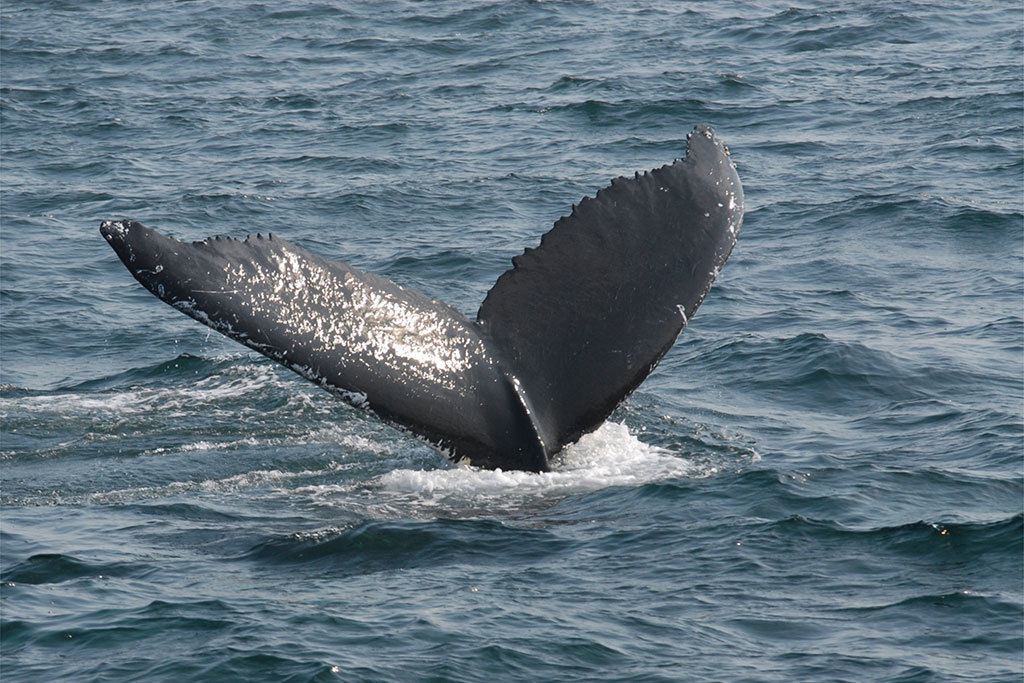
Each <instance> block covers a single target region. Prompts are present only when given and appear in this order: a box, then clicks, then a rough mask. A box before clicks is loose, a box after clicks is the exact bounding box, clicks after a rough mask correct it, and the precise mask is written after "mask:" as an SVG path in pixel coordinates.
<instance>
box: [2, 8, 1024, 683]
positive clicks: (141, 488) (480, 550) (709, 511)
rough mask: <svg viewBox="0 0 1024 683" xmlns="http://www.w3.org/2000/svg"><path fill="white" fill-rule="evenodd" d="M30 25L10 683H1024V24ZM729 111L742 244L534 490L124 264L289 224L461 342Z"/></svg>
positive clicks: (15, 128) (5, 501) (622, 13)
mask: <svg viewBox="0 0 1024 683" xmlns="http://www.w3.org/2000/svg"><path fill="white" fill-rule="evenodd" d="M0 34H2V41H0V47H2V52H0V180H2V188H0V190H2V192H0V373H2V377H0V383H2V386H0V422H2V434H0V477H2V481H0V581H2V585H0V620H2V623H0V678H2V680H3V681H4V683H14V682H16V681H53V680H67V681H182V680H212V681H234V680H246V681H251V680H273V681H364V680H365V681H377V680H379V681H390V680H403V681H420V680H424V681H426V680H429V681H505V680H510V681H511V680H515V681H554V680H559V681H594V680H615V681H625V680H630V681H633V680H635V681H679V680H715V681H818V680H836V681H858V682H859V681H868V680H882V681H1017V682H1019V681H1020V680H1021V678H1022V676H1024V543H1022V539H1024V485H1022V481H1024V479H1022V477H1024V475H1022V464H1024V163H1022V159H1024V7H1022V5H1021V3H1020V2H1019V0H1002V1H995V2H984V3H969V2H966V3H965V2H945V1H939V0H920V1H918V0H915V1H910V0H894V1H886V2H873V1H864V2H849V3H826V2H820V3H811V2H802V1H801V0H784V1H781V2H776V1H774V0H754V1H740V2H668V1H667V0H652V1H644V2H639V1H636V2H634V1H630V0H624V1H611V0H607V1H606V0H601V1H594V2H584V1H558V0H553V1H550V2H524V1H505V0H502V1H500V2H499V1H493V0H491V1H488V0H481V1H476V2H469V1H465V0H451V1H439V2H404V1H384V2H306V1H299V2H289V3H277V2H250V1H245V0H216V2H214V1H211V0H195V1H192V2H112V1H96V0H92V1H90V0H75V1H74V2H56V1H53V2H25V1H23V0H4V2H3V4H2V5H0ZM699 123H706V124H710V125H712V126H714V128H715V129H716V131H717V132H718V134H719V135H720V136H721V137H722V138H723V139H724V140H725V141H726V142H727V143H728V145H729V147H730V150H731V152H732V157H733V160H734V161H735V162H736V164H737V167H738V171H739V175H740V177H741V179H742V181H743V183H744V188H745V191H746V217H745V221H744V226H743V232H742V234H741V236H740V239H739V243H738V244H737V247H736V250H735V252H734V253H733V255H732V258H731V259H730V261H729V263H728V265H727V266H726V267H725V269H724V270H723V272H722V275H721V277H720V279H719V281H718V282H717V283H716V285H715V286H714V287H713V289H712V290H711V293H710V295H709V296H708V298H707V300H706V301H705V303H704V304H703V306H702V307H701V309H700V311H699V312H698V314H697V316H696V317H695V318H694V319H693V320H692V321H691V323H690V325H689V327H688V328H687V330H686V332H685V334H683V336H682V337H681V338H680V340H679V341H678V342H677V344H676V346H675V347H674V348H673V349H672V351H671V352H670V353H669V354H668V355H667V356H666V358H665V359H664V361H663V362H662V363H661V364H660V366H659V367H658V368H657V369H656V370H655V372H654V373H653V374H652V375H651V376H650V378H649V379H648V380H647V381H646V382H645V383H644V384H642V385H641V386H640V387H639V389H638V390H637V391H636V392H635V393H634V394H633V395H632V396H631V397H630V398H629V399H628V400H627V401H626V402H625V403H623V405H622V406H621V407H620V408H619V409H618V410H617V411H616V412H615V413H614V414H613V415H612V418H611V419H610V420H609V421H608V423H606V424H605V425H604V426H603V427H601V428H600V429H599V430H597V431H596V432H595V433H593V434H590V435H588V436H586V437H585V438H583V439H582V440H581V441H580V442H578V443H577V444H575V445H573V446H571V447H569V448H567V449H566V450H565V451H563V453H562V454H560V455H559V456H558V458H557V460H556V462H555V467H554V470H553V471H552V472H550V473H546V474H526V473H520V472H492V471H481V470H476V469H472V468H469V467H464V466H456V465H453V464H450V463H448V462H447V461H446V460H445V459H444V458H443V457H442V456H441V455H440V454H438V453H437V452H435V451H434V450H433V449H431V448H430V447H428V446H426V445H424V444H423V443H421V442H420V441H417V440H416V439H415V438H413V437H411V436H408V435H406V434H405V433H403V432H400V431H397V430H395V429H393V428H391V427H388V426H386V425H385V424H383V423H382V422H380V421H379V420H377V419H375V418H374V417H372V416H370V415H367V414H365V413H362V412H360V411H358V410H356V409H353V408H350V407H348V406H346V405H345V404H343V403H342V402H341V401H339V400H338V399H336V398H335V397H333V396H332V395H330V394H328V393H327V392H324V391H322V390H321V389H319V388H317V387H316V386H314V385H312V384H310V383H308V382H306V381H304V380H302V379H301V378H299V377H298V376H297V375H294V374H293V373H291V372H289V371H288V370H286V369H284V368H281V367H279V366H277V365H275V364H273V363H271V362H270V361H268V360H266V359H264V358H263V357H262V356H259V355H258V354H255V353H252V352H250V351H248V350H247V349H246V348H244V347H242V346H240V345H238V344H235V343H234V342H231V341H229V340H227V339H225V338H223V337H221V336H219V335H218V334H216V333H214V332H211V331H210V330H209V329H207V328H206V327H204V326H203V325H200V324H199V323H196V322H194V321H192V320H190V319H189V318H186V317H185V316H182V315H181V314H180V313H178V312H177V311H175V310H173V309H171V308H170V307H168V306H166V305H164V304H163V303H161V302H160V301H158V300H157V299H156V298H154V297H153V296H151V295H150V294H149V293H148V292H146V291H144V290H143V289H142V287H140V286H139V285H138V284H137V283H136V282H135V281H134V280H133V279H132V277H131V276H130V275H129V273H128V272H127V271H126V270H125V268H124V267H123V266H122V265H121V263H120V262H119V261H118V259H117V257H116V255H115V254H114V252H113V251H112V250H111V249H110V248H109V247H108V246H107V245H106V243H105V242H104V240H103V239H102V238H101V237H100V235H99V232H98V227H99V224H100V221H101V220H105V219H120V218H126V217H127V218H132V219H135V220H139V221H142V222H144V223H146V224H147V225H150V226H152V227H156V228H159V229H161V230H163V231H165V232H168V233H170V234H172V235H174V236H176V237H178V238H181V239H194V240H198V239H202V238H204V237H207V236H210V235H230V236H234V237H244V236H245V235H246V234H247V233H257V232H260V233H263V234H266V233H267V232H273V233H274V234H275V235H279V236H281V237H282V238H284V239H287V240H289V241H291V242H294V243H297V244H299V245H301V246H303V247H305V248H306V249H308V250H310V251H312V252H314V253H317V254H321V255H323V256H326V257H329V258H334V259H339V260H344V261H347V262H349V263H351V264H353V265H355V266H356V267H359V268H362V269H365V270H370V271H373V272H376V273H379V274H382V275H384V276H386V277H389V278H391V279H393V280H395V281H397V282H398V283H400V284H402V285H405V286H410V287H414V288H417V289H419V290H421V291H424V292H426V293H427V294H429V295H430V296H433V297H435V298H438V299H441V300H444V301H447V302H449V303H451V304H453V305H454V306H456V307H457V308H458V309H460V310H461V311H463V312H464V313H465V314H467V315H469V316H471V317H473V316H475V314H476V309H477V307H478V306H479V304H480V302H481V301H482V300H483V297H484V295H485V294H486V292H487V291H488V289H489V288H490V286H491V285H492V284H493V282H494V281H495V280H496V279H497V277H498V275H499V274H500V273H502V272H503V271H504V270H505V269H507V268H508V267H510V265H511V261H510V260H511V258H512V257H513V256H515V255H517V254H519V253H521V252H522V250H523V249H524V248H525V247H532V246H536V245H537V244H538V242H539V239H540V236H541V235H542V234H543V233H544V232H546V231H547V230H548V229H550V227H551V225H552V224H553V222H554V221H555V220H556V219H557V218H558V217H559V216H562V215H565V214H567V213H568V212H569V211H570V210H571V206H572V204H573V203H575V202H578V201H579V200H580V199H581V198H583V197H584V196H588V195H590V196H592V195H593V194H594V193H595V192H596V191H597V190H598V189H600V188H601V187H604V186H606V185H607V184H608V182H609V180H610V179H611V178H614V177H616V176H619V175H631V174H632V173H633V172H634V171H643V170H647V169H650V168H655V167H658V166H661V165H663V164H665V163H669V162H671V161H672V160H673V158H675V157H679V156H681V155H683V154H684V153H685V138H686V134H687V133H688V132H689V131H690V130H691V129H692V128H693V126H694V125H695V124H699ZM623 333H624V334H628V330H624V331H623Z"/></svg>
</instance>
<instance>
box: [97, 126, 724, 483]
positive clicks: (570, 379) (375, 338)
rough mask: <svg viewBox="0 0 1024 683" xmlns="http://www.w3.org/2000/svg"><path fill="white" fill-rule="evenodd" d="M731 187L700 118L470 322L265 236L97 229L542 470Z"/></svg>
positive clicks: (173, 289)
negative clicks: (188, 236) (184, 237)
mask: <svg viewBox="0 0 1024 683" xmlns="http://www.w3.org/2000/svg"><path fill="white" fill-rule="evenodd" d="M742 219H743V190H742V188H741V186H740V180H739V177H738V176H737V175H736V170H735V168H734V166H733V164H732V162H731V161H730V159H729V152H728V150H727V149H726V148H725V146H724V145H723V144H722V142H721V141H720V140H719V139H718V138H717V137H716V136H715V134H714V131H712V129H711V128H709V127H707V126H697V127H696V128H695V129H694V131H693V132H692V133H691V134H690V135H688V136H687V150H686V157H685V158H684V159H682V160H677V161H675V162H674V163H672V164H669V165H667V166H663V167H661V168H658V169H655V170H653V171H649V172H646V173H642V174H641V173H637V174H636V175H635V176H634V177H633V178H616V179H615V180H613V181H612V183H611V185H610V186H608V187H606V188H604V189H602V190H600V191H599V192H598V193H597V195H596V196H595V197H593V198H590V197H587V198H585V199H583V200H582V201H581V202H580V203H579V204H578V205H576V206H574V207H573V210H572V213H571V214H570V215H568V216H565V217H563V218H561V219H559V220H558V221H557V222H556V223H555V225H554V228H552V229H551V230H550V231H549V232H548V233H547V234H545V235H544V236H543V237H542V238H541V242H540V246H538V247H537V248H535V249H527V250H526V251H525V252H524V253H523V254H521V255H520V256H517V257H515V258H514V259H512V263H513V264H514V267H513V268H512V269H511V270H509V271H507V272H505V273H504V274H503V275H502V276H501V277H499V278H498V281H497V282H496V283H495V285H494V287H493V288H492V289H491V291H490V292H489V293H488V294H487V297H486V298H485V299H484V302H483V304H482V305H481V306H480V311H479V313H478V315H477V319H476V321H471V320H469V319H467V318H466V317H465V316H463V315H462V314H461V313H460V312H459V311H457V310H456V309H455V308H453V307H451V306H449V305H447V304H444V303H441V302H439V301H435V300H433V299H430V298H428V297H427V296H425V295H423V294H421V293H419V292H417V291H414V290H411V289H407V288H405V287H400V286H399V285H397V284H395V283H394V282H391V281H390V280H388V279H386V278H383V277H379V276H377V275H373V274H371V273H366V272H363V271H360V270H357V269H356V268H353V267H352V266H350V265H348V264H347V263H342V262H339V261H331V260H328V259H325V258H322V257H320V256H317V255H315V254H311V253H309V252H308V251H306V250H305V249H303V248H301V247H298V246H296V245H293V244H290V243H288V242H285V241H284V240H281V239H278V238H277V237H274V236H271V235H268V236H267V237H266V238H264V237H262V236H260V235H257V236H256V237H253V236H251V235H250V236H249V237H248V238H246V239H245V240H244V241H239V240H235V239H228V238H220V237H216V238H211V239H206V240H203V241H202V242H192V243H185V242H179V241H178V240H175V239H172V238H169V237H165V236H164V235H162V234H160V233H159V232H157V231H156V230H152V229H150V228H147V227H145V226H144V225H142V224H141V223H137V222H134V221H129V220H123V221H105V222H103V223H102V225H101V226H100V232H101V233H102V235H103V236H104V237H105V238H106V240H107V242H108V243H109V244H110V246H111V247H113V249H114V251H115V252H117V255H118V256H119V257H120V258H121V260H122V261H123V262H124V264H125V266H127V268H128V270H129V271H131V273H132V275H134V276H135V279H136V280H138V281H139V282H140V283H142V285H143V286H144V287H145V288H146V289H148V290H149V291H151V292H152V293H153V294H155V295H156V296H158V297H159V298H160V299H162V300H163V301H165V302H167V303H168V304H170V305H171V306H174V307H175V308H177V309H178V310H180V311H182V312H183V313H185V314H187V315H189V316H191V317H193V318H195V319H196V320H198V321H200V322H202V323H204V324H206V325H209V326H210V327H212V328H213V329H215V330H217V331H218V332H221V333H223V334H225V335H227V336H228V337H231V338H232V339H234V340H236V341H239V342H241V343H243V344H245V345H246V346H248V347H250V348H252V349H255V350H257V351H259V352H260V353H262V354H264V355H266V356H268V357H269V358H272V359H273V360H275V361H277V362H279V363H281V364H283V365H285V366H287V367H289V368H291V369H292V370H294V371H295V372H297V373H299V374H300V375H302V376H303V377H306V378H307V379H310V380H312V381H314V382H317V383H319V384H321V385H322V386H324V387H325V388H327V389H329V390H332V391H334V392H336V393H337V394H339V395H341V396H342V397H343V398H345V399H346V400H348V401H349V402H350V403H353V404H355V405H357V406H360V407H362V408H365V409H368V410H371V411H372V412H374V413H375V414H377V415H378V416H380V417H381V418H382V419H384V420H387V421H388V422H391V423H393V424H395V425H398V426H400V427H404V428H405V429H407V430H409V431H410V432H412V433H414V434H416V435H418V436H420V437H422V438H424V439H426V440H427V441H428V442H430V443H431V444H433V445H434V446H436V447H438V448H439V449H441V450H443V451H446V452H447V453H448V454H449V456H450V457H452V458H453V459H455V460H463V461H469V463H471V464H472V465H475V466H480V467H487V468H501V469H519V470H531V471H535V472H539V471H545V470H547V469H548V463H549V459H550V457H551V456H552V455H554V454H555V453H557V452H558V451H559V450H560V449H561V448H562V447H563V446H565V445H566V444H569V443H572V442H574V441H576V440H577V439H578V438H579V437H580V436H582V435H583V434H585V433H587V432H590V431H593V430H594V429H596V428H597V427H598V426H600V425H601V423H602V422H603V421H604V420H605V419H606V418H607V417H608V416H609V415H610V414H611V412H612V410H614V409H615V407H616V406H617V405H618V404H619V403H620V402H621V401H622V400H623V399H624V398H625V397H626V396H627V395H629V393H630V392H631V391H633V389H635V388H636V387H637V386H638V385H639V384H640V383H641V382H642V381H643V380H644V378H646V377H647V375H648V374H650V372H651V370H653V369H654V367H655V366H656V365H657V364H658V361H659V360H661V358H662V356H664V355H665V353H666V352H667V351H668V350H669V348H671V346H672V344H673V343H674V342H675V340H676V337H678V336H679V334H680V333H681V332H682V330H683V328H684V327H685V326H686V324H687V322H688V321H689V320H691V319H692V318H693V315H694V313H695V312H696V310H697V307H698V306H699V305H700V303H701V301H703V300H704V296H705V295H706V294H707V293H708V290H709V289H710V287H711V283H712V282H713V281H714V279H715V276H716V275H717V274H718V272H719V270H720V269H721V268H722V266H723V265H724V264H725V261H726V259H727V258H728V257H729V254H730V253H731V251H732V248H733V245H734V244H735V243H736V237H737V235H738V234H739V230H740V224H741V222H742Z"/></svg>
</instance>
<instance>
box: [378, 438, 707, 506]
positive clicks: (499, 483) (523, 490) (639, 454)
mask: <svg viewBox="0 0 1024 683" xmlns="http://www.w3.org/2000/svg"><path fill="white" fill-rule="evenodd" d="M551 466H552V468H551V471H550V472H541V473H539V474H538V473H533V472H519V471H512V472H504V471H502V470H484V469H480V468H477V467H471V466H467V465H456V466H455V467H454V468H452V469H441V470H430V471H421V470H408V469H400V470H393V471H391V472H388V473H387V474H385V475H383V476H381V477H380V479H379V484H380V486H381V488H382V489H383V490H384V491H386V492H392V493H403V494H410V493H411V494H417V495H418V496H420V497H423V498H425V499H429V500H432V501H434V502H437V501H438V500H439V499H455V500H459V499H463V500H467V501H481V500H487V499H493V498H505V499H509V498H511V499H521V498H523V497H528V498H533V497H537V496H548V495H551V494H556V495H557V494H568V493H579V492H586V491H596V490H599V489H602V488H606V487H609V486H638V485H641V484H646V483H648V482H652V481H661V480H664V479H671V478H680V477H681V478H694V477H705V476H710V475H711V474H714V473H715V472H716V471H717V468H714V467H700V466H698V465H695V464H693V463H691V462H689V461H687V460H684V459H682V458H680V457H679V456H678V455H676V454H673V453H671V452H669V451H667V450H664V449H662V448H658V447H657V446H651V445H649V444H645V443H643V442H642V441H640V440H639V439H637V438H636V437H635V436H634V435H633V434H631V433H630V432H629V429H628V428H627V427H626V426H625V425H622V424H616V423H613V422H607V423H605V424H604V425H602V426H601V427H600V428H599V429H598V430H597V431H595V432H593V433H591V434H587V435H586V436H584V437H583V438H581V439H580V440H579V441H578V442H577V443H575V444H573V445H571V446H569V447H567V448H566V449H564V450H563V451H562V452H561V453H559V454H558V455H557V456H555V458H554V459H553V461H552V463H551Z"/></svg>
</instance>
